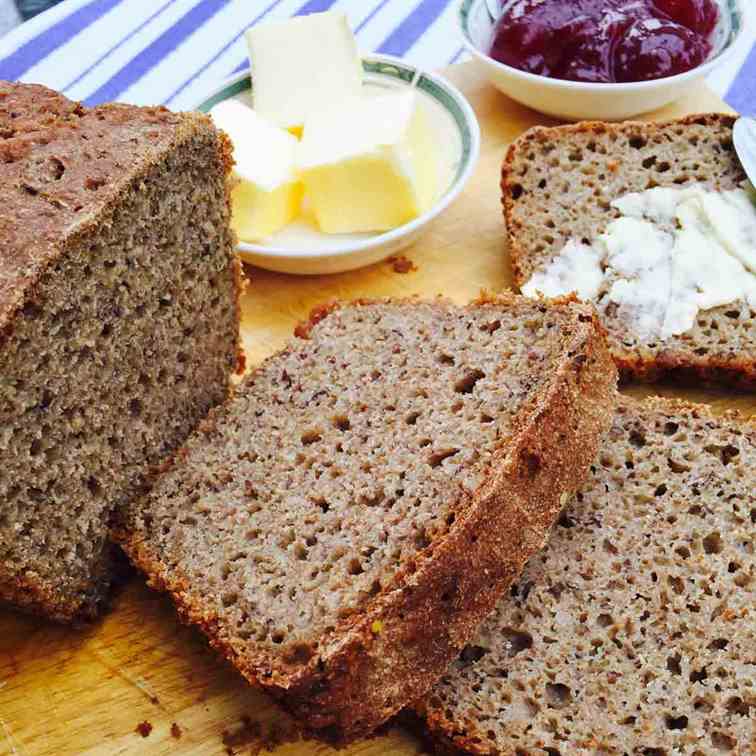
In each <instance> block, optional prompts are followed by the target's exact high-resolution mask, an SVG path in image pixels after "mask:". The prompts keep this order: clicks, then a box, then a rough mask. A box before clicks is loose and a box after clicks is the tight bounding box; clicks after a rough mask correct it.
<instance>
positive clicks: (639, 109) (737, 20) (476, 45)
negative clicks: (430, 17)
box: [459, 0, 744, 120]
mask: <svg viewBox="0 0 756 756" xmlns="http://www.w3.org/2000/svg"><path fill="white" fill-rule="evenodd" d="M742 3H743V0H500V4H499V7H500V11H499V14H498V18H497V19H496V20H494V18H493V17H492V15H491V12H490V10H489V7H490V5H492V4H493V5H495V3H486V2H485V0H462V5H461V7H460V14H459V18H460V24H461V28H462V34H463V37H464V40H465V44H466V46H467V47H468V49H469V51H470V52H471V53H472V55H473V57H474V58H475V59H476V60H477V61H478V63H479V64H480V65H482V66H483V68H484V69H485V72H486V74H487V75H488V77H489V79H490V80H491V82H492V83H493V84H494V85H495V86H496V87H497V88H498V89H500V90H501V91H502V92H504V93H505V94H507V95H509V96H510V97H512V98H513V99H515V100H517V101H519V102H521V103H523V104H524V105H527V106H529V107H531V108H534V109H535V110H538V111H541V112H543V113H546V114H548V115H552V116H555V117H557V118H560V119H566V120H583V119H601V120H621V119H624V118H631V117H633V116H636V115H639V114H640V113H645V112H649V111H652V110H655V109H657V108H660V107H662V106H664V105H666V104H668V103H670V102H672V101H673V100H676V99H678V98H679V97H681V96H682V95H684V94H685V93H686V92H687V91H688V90H689V89H690V88H692V87H694V86H696V85H697V84H700V82H701V80H702V79H703V78H704V77H705V76H706V75H708V74H709V73H710V72H711V71H712V69H713V68H715V67H716V66H718V65H720V64H721V63H723V62H724V61H725V60H726V59H727V58H728V57H729V55H730V54H731V53H732V52H733V51H734V49H735V47H736V45H737V42H738V40H739V38H740V37H741V35H742V31H743V26H744V12H743V5H742Z"/></svg>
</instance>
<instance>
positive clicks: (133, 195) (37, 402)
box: [0, 82, 239, 621]
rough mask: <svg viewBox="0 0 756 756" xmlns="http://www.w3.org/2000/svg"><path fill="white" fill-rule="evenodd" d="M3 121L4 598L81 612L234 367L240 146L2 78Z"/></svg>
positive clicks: (101, 588)
mask: <svg viewBox="0 0 756 756" xmlns="http://www.w3.org/2000/svg"><path fill="white" fill-rule="evenodd" d="M0 130H2V136H3V139H2V141H1V142H0V153H2V158H3V159H2V160H0V174H2V177H3V179H4V180H3V182H2V190H1V191H2V198H3V202H2V203H0V227H2V231H3V234H2V238H3V248H2V253H1V254H0V329H1V330H2V334H1V337H0V350H2V368H1V369H0V463H1V464H0V600H3V601H5V602H10V603H12V604H14V605H15V606H17V607H19V608H22V609H25V610H27V611H33V612H36V613H39V614H42V615H44V616H47V617H49V618H51V619H55V620H59V621H70V620H73V619H78V618H83V617H91V616H93V615H94V614H96V613H97V611H98V610H99V608H100V607H101V606H102V604H103V602H104V600H105V598H106V597H107V592H108V586H109V583H110V580H111V578H112V562H111V558H110V549H111V547H110V545H109V544H108V542H107V537H108V527H109V524H110V519H111V517H112V515H113V514H114V512H115V511H116V510H117V509H118V508H119V507H120V506H121V505H122V504H123V503H124V502H125V501H127V500H128V499H130V498H131V497H132V496H136V495H137V494H138V493H139V492H140V491H141V490H142V488H143V486H144V485H145V484H146V482H147V479H148V477H149V472H150V469H151V468H152V467H154V466H156V465H158V464H159V463H160V462H161V460H162V459H163V458H164V457H165V456H166V455H167V454H168V453H169V452H171V451H172V450H174V449H175V448H176V446H177V445H178V444H179V443H181V442H182V441H183V440H184V439H185V438H186V437H187V435H188V434H189V432H190V431H191V430H192V429H193V428H194V427H195V426H196V424H197V422H198V421H199V420H200V419H201V418H202V417H203V416H204V415H205V414H206V413H207V411H208V409H209V408H210V407H211V406H213V405H215V404H217V403H219V402H221V401H223V400H224V399H225V398H226V397H227V394H228V388H229V376H230V373H231V372H232V371H233V370H234V369H235V368H237V367H238V364H239V339H238V322H239V301H238V297H239V265H238V262H237V261H236V260H235V257H234V252H233V241H234V240H233V237H232V234H231V232H230V230H229V225H228V220H229V213H230V203H229V198H228V192H227V185H226V175H227V170H228V167H229V159H230V157H229V156H230V152H229V149H228V144H227V143H225V142H224V141H223V140H222V139H221V138H220V137H219V134H218V132H216V130H215V129H214V127H213V126H212V123H211V122H210V120H209V119H207V118H206V117H204V116H199V115H195V114H183V115H182V114H173V113H170V112H168V111H167V110H165V109H164V108H135V107H131V106H122V105H107V106H102V107H98V108H94V109H88V108H84V107H82V106H81V105H79V104H78V103H72V102H70V101H69V100H67V99H66V98H65V97H63V96H62V95H59V94H58V93H55V92H52V91H51V90H48V89H46V88H44V87H39V86H36V85H24V84H10V83H5V82H3V83H0ZM32 215H33V216H34V218H35V219H36V222H35V223H29V222H28V218H29V217H30V216H32ZM198 218H201V219H202V222H201V223H198V222H197V219H198ZM2 326H5V327H4V328H3V327H2Z"/></svg>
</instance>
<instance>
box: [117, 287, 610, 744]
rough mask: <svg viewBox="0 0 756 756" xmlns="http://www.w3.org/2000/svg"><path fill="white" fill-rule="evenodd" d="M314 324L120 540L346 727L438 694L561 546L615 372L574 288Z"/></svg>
mask: <svg viewBox="0 0 756 756" xmlns="http://www.w3.org/2000/svg"><path fill="white" fill-rule="evenodd" d="M299 333H300V335H301V336H303V337H304V338H300V339H299V340H295V341H294V342H293V343H292V344H291V345H290V346H289V347H288V348H287V349H286V350H285V351H283V352H282V353H280V354H278V355H276V356H274V357H272V358H271V359H269V360H267V361H266V362H265V363H264V364H263V365H261V366H260V367H259V368H258V369H257V370H256V371H255V372H254V373H253V374H252V375H251V376H250V377H249V378H248V379H247V380H246V382H245V383H244V384H243V386H242V387H241V389H240V390H239V391H238V393H237V395H236V396H235V398H234V399H233V400H232V401H231V402H230V403H229V404H228V405H227V406H226V407H225V408H223V409H221V410H218V411H216V412H214V413H212V414H211V416H210V417H209V418H208V420H207V421H206V422H204V423H203V424H202V426H201V428H200V430H199V432H198V433H197V434H195V435H194V436H193V437H192V438H191V439H190V441H189V442H188V443H187V444H186V446H185V447H184V448H182V449H181V451H180V453H179V454H178V455H177V457H176V460H175V466H174V467H173V469H171V470H170V471H168V472H167V473H166V474H165V475H164V476H163V477H162V479H161V480H160V481H159V482H158V484H157V485H156V487H155V489H154V490H153V492H152V493H151V494H150V495H149V497H147V498H146V499H145V500H144V501H143V502H141V504H140V505H139V506H138V507H136V508H134V509H133V511H131V512H130V518H129V521H128V522H127V524H126V527H125V530H124V533H122V534H121V536H120V538H121V540H122V541H123V545H124V548H125V549H126V551H127V553H128V554H129V556H130V557H131V559H132V560H133V561H134V563H135V564H136V565H138V566H139V567H141V568H142V569H143V570H144V571H145V572H146V573H147V575H148V576H149V579H150V583H151V584H152V585H153V586H155V587H156V588H160V589H163V590H167V591H169V592H170V593H171V594H172V596H173V598H174V600H175V601H176V603H177V604H178V606H179V608H180V610H181V612H182V614H183V616H184V617H185V618H186V619H187V620H188V621H190V622H193V623H196V624H197V625H199V626H200V627H201V628H202V629H203V630H204V631H205V633H207V635H208V636H209V638H210V640H211V642H212V643H213V645H215V646H216V647H217V648H218V649H219V650H220V651H221V652H222V653H223V654H225V655H226V656H227V657H228V658H229V659H230V660H231V661H232V662H233V663H234V664H235V665H236V666H237V668H238V669H239V670H240V671H241V673H242V674H243V675H244V676H245V677H246V678H247V679H248V680H250V681H251V682H255V683H258V684H259V685H261V686H262V687H263V688H265V689H266V690H268V691H269V692H270V693H272V694H273V695H274V696H276V697H277V698H278V699H279V700H280V701H281V702H282V703H283V704H284V706H286V707H287V708H288V709H289V710H290V711H291V712H293V713H294V714H295V715H296V716H298V717H299V718H300V719H301V720H302V721H303V722H304V723H305V724H306V726H308V727H309V728H311V729H312V730H314V731H317V734H318V735H319V736H320V737H323V738H326V739H330V740H332V741H337V742H344V741H347V740H350V739H353V738H356V737H358V736H361V735H365V734H367V733H369V732H370V731H371V730H373V729H374V728H375V727H376V726H377V725H379V724H380V723H381V722H383V721H384V720H386V719H387V718H388V717H390V716H391V715H392V714H394V713H395V712H396V711H398V710H399V709H400V708H401V707H402V706H404V705H406V704H407V703H408V702H409V701H411V700H414V699H415V698H416V697H417V696H418V695H420V694H422V693H423V692H425V691H426V690H427V689H428V688H429V687H430V685H431V684H432V683H433V682H434V681H435V679H436V678H437V677H438V675H440V674H441V673H442V672H443V670H444V669H445V668H446V666H447V664H448V663H449V662H450V661H451V660H452V659H453V658H454V657H455V656H456V654H457V653H458V650H459V649H460V648H461V647H462V646H463V645H464V644H465V643H466V642H467V641H468V640H469V638H470V637H471V635H472V634H473V633H474V631H475V628H476V626H477V624H478V622H479V621H480V620H482V618H483V617H484V616H485V614H486V613H487V612H488V611H490V610H491V609H492V608H493V606H494V604H495V601H496V599H497V598H498V597H499V596H500V595H501V593H502V592H503V591H504V590H505V589H506V588H507V587H508V585H510V584H511V582H512V580H514V579H515V578H516V576H517V575H518V573H519V571H520V569H521V568H522V566H523V564H524V562H525V560H526V559H527V557H528V556H530V555H531V554H533V553H534V552H535V551H537V550H538V549H539V548H541V547H542V545H543V543H544V541H545V538H546V534H547V533H548V530H549V528H550V526H551V524H552V522H553V521H554V519H555V518H556V517H557V516H558V513H559V511H560V509H561V507H562V506H563V504H564V503H565V502H566V501H567V499H568V497H569V495H570V492H574V491H576V490H577V487H578V486H579V485H580V483H581V481H583V480H584V478H585V474H586V473H587V470H588V466H589V464H590V461H591V459H592V455H593V454H595V452H596V451H597V449H598V444H599V437H600V436H601V434H602V433H603V432H604V431H605V430H606V428H608V426H609V423H610V421H611V416H612V410H613V406H614V397H615V393H614V391H615V384H616V371H615V369H614V366H613V364H612V361H611V357H610V356H609V354H608V352H607V350H606V346H605V341H604V336H603V333H602V330H601V328H600V326H598V324H597V321H596V317H595V313H594V311H593V310H592V308H590V307H588V306H586V305H576V304H574V303H573V302H572V301H569V300H567V301H563V302H558V303H556V304H553V305H550V306H546V305H542V304H538V303H534V302H532V301H530V300H527V299H524V298H520V297H514V296H507V297H503V298H501V299H498V300H494V301H481V302H479V303H476V304H473V305H471V306H469V307H466V308H460V307H456V306H454V305H451V304H449V303H446V302H443V301H441V300H438V301H436V302H432V303H422V302H419V301H409V302H376V303H355V304H353V305H351V306H337V307H335V308H333V309H328V308H326V309H324V310H323V311H322V312H319V313H316V314H315V315H314V317H313V321H312V323H311V324H310V325H308V326H307V327H306V328H303V329H300V331H299Z"/></svg>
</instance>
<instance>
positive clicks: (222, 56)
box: [0, 0, 756, 113]
mask: <svg viewBox="0 0 756 756" xmlns="http://www.w3.org/2000/svg"><path fill="white" fill-rule="evenodd" d="M746 4H747V5H748V6H749V10H751V12H752V14H753V11H754V10H756V0H746ZM457 5H458V0H66V2H64V3H62V4H60V5H58V6H55V7H54V8H52V9H51V10H49V11H47V12H45V13H43V14H41V15H40V16H37V17H36V18H34V19H33V20H32V21H30V22H27V23H26V24H23V25H22V26H20V27H19V28H17V29H15V30H14V31H13V32H11V33H10V34H8V35H6V36H5V37H3V38H2V39H1V40H0V78H1V79H10V80H22V81H30V82H40V83H43V84H47V85H48V86H50V87H53V88H55V89H58V90H61V91H63V92H64V93H65V94H66V95H68V96H69V97H71V98H73V99H78V100H83V101H84V102H85V103H87V104H95V103H99V102H105V101H109V100H121V101H125V102H133V103H137V104H148V103H164V104H165V105H168V106H169V107H171V108H174V109H181V108H190V107H192V106H193V105H195V104H196V103H197V102H198V101H199V100H201V99H202V97H203V95H204V94H205V93H206V92H207V91H208V90H209V89H210V88H212V87H213V86H214V85H215V84H216V83H217V82H218V81H220V80H222V79H223V78H225V77H226V76H228V75H229V74H231V73H233V72H234V71H237V70H239V69H241V68H243V67H244V66H246V64H247V60H246V46H245V43H244V37H243V32H244V29H246V28H247V27H249V26H251V25H252V24H255V23H258V22H260V21H263V20H270V19H281V18H286V17H288V16H293V15H299V14H305V13H314V12H317V11H324V10H327V9H329V8H336V7H338V8H341V9H343V10H344V11H346V13H347V14H348V16H349V20H350V22H351V24H352V28H353V29H354V30H355V32H356V34H357V38H358V40H359V44H360V46H361V47H362V49H363V50H366V51H379V52H382V53H390V54H392V55H399V56H403V57H405V58H406V59H408V60H409V61H411V62H413V63H414V64H416V65H421V66H424V67H428V68H440V67H443V66H445V65H448V64H450V63H454V62H457V61H460V60H463V59H464V58H465V53H464V51H463V49H462V47H461V42H460V39H459V35H458V33H457V28H456V11H457ZM751 5H753V6H754V8H751V7H750V6H751ZM753 21H754V19H753V17H752V18H751V23H750V24H749V33H748V34H747V35H746V36H747V39H745V40H744V41H743V44H741V45H740V48H739V50H738V51H737V54H736V55H735V56H734V57H733V59H732V60H731V61H730V63H729V64H728V65H726V66H724V67H722V68H721V69H720V70H719V71H717V72H716V73H715V74H714V76H713V77H712V78H711V81H710V84H711V85H712V86H713V88H714V89H715V90H716V91H717V92H718V93H719V94H721V95H722V96H724V97H725V98H726V99H727V101H728V102H729V103H730V104H731V105H732V106H733V107H735V108H736V109H738V110H740V111H741V112H749V113H756V31H754V29H755V28H756V24H754V23H753Z"/></svg>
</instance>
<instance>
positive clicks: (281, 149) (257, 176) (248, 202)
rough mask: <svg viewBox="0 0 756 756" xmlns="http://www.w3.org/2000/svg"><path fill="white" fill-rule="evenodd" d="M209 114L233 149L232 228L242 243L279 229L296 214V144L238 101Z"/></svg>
mask: <svg viewBox="0 0 756 756" xmlns="http://www.w3.org/2000/svg"><path fill="white" fill-rule="evenodd" d="M210 115H211V116H212V118H213V121H215V125H216V126H218V127H219V128H221V129H223V131H225V132H226V133H227V134H228V135H229V137H230V138H231V141H232V142H233V145H234V160H235V161H236V165H235V166H234V173H235V175H236V178H237V180H238V183H237V184H236V186H235V187H234V189H233V190H232V195H231V197H232V202H233V215H232V222H231V225H232V226H233V228H234V230H235V231H236V233H237V235H238V236H239V238H240V239H242V240H243V241H249V242H255V241H260V240H261V239H264V238H265V237H267V236H270V235H271V234H274V233H276V231H279V230H281V229H282V228H283V227H284V226H286V225H287V224H288V223H290V222H291V221H292V220H293V219H294V218H295V217H296V216H297V215H298V214H299V209H300V206H301V204H302V193H303V187H302V183H301V182H300V181H299V179H298V178H297V175H296V170H295V155H296V147H297V140H296V138H295V137H293V136H292V135H291V134H289V133H288V132H287V131H284V130H283V129H280V128H278V127H277V126H273V125H271V124H269V123H268V122H267V121H265V120H264V119H262V118H260V116H259V115H258V114H257V113H255V111H254V110H252V108H250V107H247V106H246V105H244V103H242V102H239V101H237V100H225V101H224V102H221V103H218V105H216V106H215V107H214V108H213V109H212V110H211V111H210Z"/></svg>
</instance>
